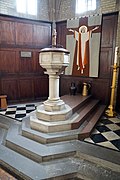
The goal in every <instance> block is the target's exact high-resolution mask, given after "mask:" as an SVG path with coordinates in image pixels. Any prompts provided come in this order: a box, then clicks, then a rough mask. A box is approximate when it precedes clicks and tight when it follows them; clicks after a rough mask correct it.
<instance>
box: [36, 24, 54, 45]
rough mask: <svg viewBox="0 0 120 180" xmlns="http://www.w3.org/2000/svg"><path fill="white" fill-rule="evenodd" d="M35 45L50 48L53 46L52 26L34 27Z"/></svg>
mask: <svg viewBox="0 0 120 180" xmlns="http://www.w3.org/2000/svg"><path fill="white" fill-rule="evenodd" d="M33 44H34V45H36V46H39V45H41V46H43V47H45V46H49V45H50V44H51V26H50V25H49V26H43V25H34V26H33Z"/></svg>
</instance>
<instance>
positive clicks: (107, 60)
mask: <svg viewBox="0 0 120 180" xmlns="http://www.w3.org/2000/svg"><path fill="white" fill-rule="evenodd" d="M112 59H113V49H112V48H101V52H100V73H99V77H100V78H110V75H111V70H112V68H111V65H112Z"/></svg>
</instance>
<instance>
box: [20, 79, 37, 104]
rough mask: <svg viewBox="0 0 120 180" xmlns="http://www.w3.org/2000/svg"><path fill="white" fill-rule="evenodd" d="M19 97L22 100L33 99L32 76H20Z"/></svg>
mask: <svg viewBox="0 0 120 180" xmlns="http://www.w3.org/2000/svg"><path fill="white" fill-rule="evenodd" d="M19 97H20V99H19V100H20V101H22V100H28V99H29V100H33V99H34V82H33V78H28V77H26V78H20V79H19Z"/></svg>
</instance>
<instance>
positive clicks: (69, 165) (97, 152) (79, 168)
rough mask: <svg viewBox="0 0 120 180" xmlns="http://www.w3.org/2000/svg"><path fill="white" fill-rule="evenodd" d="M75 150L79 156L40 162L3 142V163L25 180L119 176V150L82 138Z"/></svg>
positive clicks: (93, 179) (0, 155) (0, 156)
mask: <svg viewBox="0 0 120 180" xmlns="http://www.w3.org/2000/svg"><path fill="white" fill-rule="evenodd" d="M76 151H77V155H76V157H73V158H63V159H59V160H54V161H50V162H44V163H41V164H39V163H36V162H34V161H32V160H30V159H28V158H26V157H24V156H22V155H21V154H18V153H16V152H14V151H12V150H10V149H8V148H7V147H5V146H2V145H1V146H0V164H1V165H2V166H4V167H6V168H7V169H9V170H10V171H12V172H14V173H15V174H16V175H17V176H18V177H20V178H22V179H25V180H30V179H34V180H37V179H39V180H41V179H42V180H43V179H56V180H63V179H75V180H76V179H77V178H80V179H89V180H96V179H97V180H101V179H102V180H107V179H111V180H112V179H116V180H117V179H119V178H120V161H119V159H120V153H119V152H117V151H112V150H108V149H106V148H102V147H100V148H98V146H95V145H93V144H89V143H85V142H80V141H78V142H76ZM113 157H114V158H113ZM18 179H19V178H18Z"/></svg>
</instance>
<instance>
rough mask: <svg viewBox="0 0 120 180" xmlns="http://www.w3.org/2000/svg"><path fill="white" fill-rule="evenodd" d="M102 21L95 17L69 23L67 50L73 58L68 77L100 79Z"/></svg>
mask: <svg viewBox="0 0 120 180" xmlns="http://www.w3.org/2000/svg"><path fill="white" fill-rule="evenodd" d="M101 19H102V16H101V15H94V16H89V17H81V18H79V19H70V20H68V21H67V29H68V35H67V37H66V42H67V43H66V48H67V49H68V50H69V51H70V57H71V58H70V65H69V67H68V68H66V71H65V74H66V75H73V76H87V77H98V70H99V52H100V37H101Z"/></svg>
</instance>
